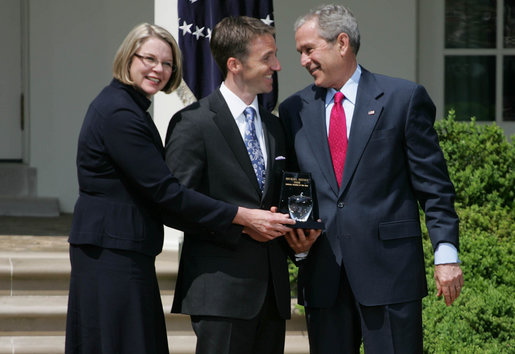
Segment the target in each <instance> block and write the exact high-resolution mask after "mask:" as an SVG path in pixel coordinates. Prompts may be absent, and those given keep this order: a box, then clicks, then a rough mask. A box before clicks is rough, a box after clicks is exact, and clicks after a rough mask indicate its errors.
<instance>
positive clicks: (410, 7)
mask: <svg viewBox="0 0 515 354" xmlns="http://www.w3.org/2000/svg"><path fill="white" fill-rule="evenodd" d="M330 2H331V1H321V0H311V1H295V2H293V1H280V0H276V1H275V2H274V13H275V19H276V22H275V26H276V31H277V36H276V38H277V45H278V48H279V54H278V55H279V60H280V62H281V65H282V70H281V72H280V73H279V100H283V99H285V98H286V97H288V96H289V95H290V94H292V93H293V92H295V91H297V90H299V89H300V88H302V87H304V86H306V85H308V84H311V83H312V81H313V80H312V78H311V76H310V75H309V74H308V72H307V71H306V70H305V69H304V68H302V67H301V66H300V56H299V55H298V54H297V52H296V50H295V39H294V32H293V24H294V22H295V20H296V19H297V17H298V16H300V15H303V14H305V13H306V12H308V11H309V9H311V8H313V7H316V6H318V5H321V4H326V3H330ZM335 3H342V4H344V5H345V6H347V7H348V8H349V9H351V11H352V12H353V13H354V16H355V17H356V18H357V20H358V26H359V30H360V34H361V47H360V50H359V52H358V62H359V63H360V64H361V65H363V66H364V67H365V68H367V69H368V70H370V71H372V72H379V73H382V74H386V75H392V76H397V77H402V78H405V79H409V80H415V78H416V54H417V53H416V48H417V47H416V34H417V32H416V1H415V0H390V1H384V2H383V1H363V0H361V1H360V0H347V1H344V2H341V1H337V2H335ZM292 5H293V6H292Z"/></svg>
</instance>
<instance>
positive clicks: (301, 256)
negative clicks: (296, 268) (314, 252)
mask: <svg viewBox="0 0 515 354" xmlns="http://www.w3.org/2000/svg"><path fill="white" fill-rule="evenodd" d="M308 253H309V251H308V252H302V253H296V254H295V260H296V261H297V262H298V261H302V260H303V259H306V257H307V256H308Z"/></svg>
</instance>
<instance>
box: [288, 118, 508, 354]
mask: <svg viewBox="0 0 515 354" xmlns="http://www.w3.org/2000/svg"><path fill="white" fill-rule="evenodd" d="M435 129H436V131H437V132H438V135H439V138H440V146H441V147H442V150H443V152H444V155H445V158H446V160H447V165H448V169H449V175H450V176H451V179H452V181H453V183H454V186H455V188H456V194H457V198H456V209H457V213H458V215H459V217H460V252H459V253H460V259H461V261H462V265H461V266H462V270H463V274H464V278H465V286H464V288H463V290H462V293H461V295H460V297H459V298H458V299H457V300H456V302H455V303H454V304H453V305H452V306H450V307H447V306H445V303H444V301H443V299H441V298H437V297H436V285H435V282H434V279H433V272H434V265H433V249H432V247H431V242H430V240H429V237H428V235H427V229H426V228H425V225H424V223H423V220H424V217H423V214H422V213H421V221H422V229H423V235H424V252H425V262H426V274H427V280H428V287H429V296H427V297H426V298H424V300H423V321H424V352H426V353H515V243H514V241H513V238H514V236H515V208H514V206H515V205H514V200H515V171H514V167H515V145H514V143H513V140H512V141H511V142H509V141H508V139H506V137H505V135H504V132H503V131H502V129H501V128H499V127H498V126H496V125H495V124H492V125H482V124H478V123H476V122H475V121H474V120H472V122H456V121H455V117H454V112H453V111H451V112H449V116H448V117H447V118H446V119H443V120H441V121H437V122H436V123H435ZM296 276H297V275H296V267H295V266H294V265H293V264H291V265H290V280H292V281H296ZM295 290H296V284H295Z"/></svg>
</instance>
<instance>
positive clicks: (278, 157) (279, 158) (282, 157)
mask: <svg viewBox="0 0 515 354" xmlns="http://www.w3.org/2000/svg"><path fill="white" fill-rule="evenodd" d="M279 160H286V157H284V156H277V157H276V158H275V161H279Z"/></svg>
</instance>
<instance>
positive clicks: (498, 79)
mask: <svg viewBox="0 0 515 354" xmlns="http://www.w3.org/2000/svg"><path fill="white" fill-rule="evenodd" d="M444 43H445V49H444V57H445V58H444V66H445V69H444V70H445V80H444V81H445V82H444V108H445V110H446V111H448V110H449V109H454V110H455V111H456V117H457V119H459V120H469V119H470V118H471V117H476V119H477V120H480V121H496V120H501V121H515V51H514V49H515V0H446V1H445V41H444Z"/></svg>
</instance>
